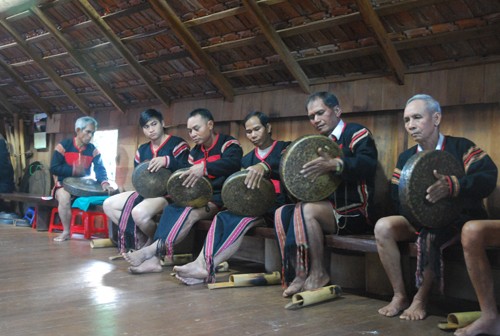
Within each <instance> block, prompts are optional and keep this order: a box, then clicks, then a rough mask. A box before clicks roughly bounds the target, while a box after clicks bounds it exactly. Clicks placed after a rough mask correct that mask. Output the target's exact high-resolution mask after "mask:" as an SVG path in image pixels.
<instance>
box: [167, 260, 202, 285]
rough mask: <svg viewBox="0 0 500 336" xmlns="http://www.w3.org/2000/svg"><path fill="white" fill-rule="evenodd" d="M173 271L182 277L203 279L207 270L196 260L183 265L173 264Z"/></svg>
mask: <svg viewBox="0 0 500 336" xmlns="http://www.w3.org/2000/svg"><path fill="white" fill-rule="evenodd" d="M174 272H175V273H177V275H178V276H179V277H182V278H196V279H201V280H203V279H205V278H206V277H207V276H208V272H207V270H206V269H205V268H204V267H203V266H202V265H200V264H199V263H197V262H196V261H193V262H190V263H189V264H186V265H183V266H174ZM181 281H182V280H181Z"/></svg>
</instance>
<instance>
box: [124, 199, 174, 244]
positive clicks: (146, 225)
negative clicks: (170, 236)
mask: <svg viewBox="0 0 500 336" xmlns="http://www.w3.org/2000/svg"><path fill="white" fill-rule="evenodd" d="M167 205H168V202H167V200H166V199H165V198H164V197H155V198H146V199H145V200H144V201H142V202H141V203H139V204H137V205H136V206H135V207H134V209H132V214H131V215H132V218H133V219H134V222H135V225H136V226H137V228H138V229H139V230H140V231H141V232H142V233H144V236H145V239H144V241H143V242H142V243H141V245H142V246H147V245H150V244H151V243H152V242H153V237H154V234H155V231H156V223H155V222H154V221H153V217H154V216H155V215H156V214H157V213H159V212H160V211H162V210H163V208H164V207H165V206H167Z"/></svg>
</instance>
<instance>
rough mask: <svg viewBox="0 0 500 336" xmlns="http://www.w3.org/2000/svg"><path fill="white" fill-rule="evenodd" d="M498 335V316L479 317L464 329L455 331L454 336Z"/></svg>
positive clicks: (499, 330)
mask: <svg viewBox="0 0 500 336" xmlns="http://www.w3.org/2000/svg"><path fill="white" fill-rule="evenodd" d="M482 334H485V335H500V316H498V315H497V316H496V317H495V318H487V317H485V316H483V317H480V318H479V319H477V320H476V321H474V322H473V323H472V324H469V325H468V326H467V327H465V328H460V329H457V330H456V331H455V334H454V335H455V336H476V335H482Z"/></svg>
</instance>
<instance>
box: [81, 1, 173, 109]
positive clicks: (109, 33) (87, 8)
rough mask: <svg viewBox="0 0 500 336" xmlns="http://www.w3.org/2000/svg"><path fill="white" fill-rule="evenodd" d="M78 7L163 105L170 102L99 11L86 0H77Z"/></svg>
mask: <svg viewBox="0 0 500 336" xmlns="http://www.w3.org/2000/svg"><path fill="white" fill-rule="evenodd" d="M78 3H79V4H80V8H81V9H82V11H83V12H84V13H85V14H86V15H87V16H88V17H89V18H90V19H91V20H92V21H93V22H94V24H95V25H96V26H97V27H98V28H99V30H100V31H101V32H102V33H103V34H104V35H105V36H106V38H107V39H108V40H109V41H110V42H111V44H112V45H113V46H114V47H115V48H116V49H117V51H118V52H119V53H120V54H121V55H122V56H123V58H124V59H125V60H126V61H127V62H128V64H129V65H130V67H131V68H132V69H133V70H134V72H135V73H137V75H138V76H139V77H140V78H141V79H142V81H143V82H144V83H146V86H147V87H148V88H149V89H150V90H151V91H152V92H153V93H154V95H155V96H156V97H157V98H158V99H159V100H160V101H161V102H162V103H163V104H165V105H169V104H170V100H169V99H167V98H166V97H165V93H164V92H163V90H162V89H161V87H160V86H159V85H158V84H156V82H155V80H154V79H153V77H152V76H151V75H150V74H149V73H148V71H147V70H146V69H145V68H144V67H142V66H141V65H140V64H139V62H138V61H137V59H136V58H135V56H134V55H133V54H132V53H131V52H130V50H129V49H127V47H125V45H124V44H123V42H122V41H121V40H120V39H119V38H118V37H117V36H116V34H115V33H114V32H113V30H112V29H111V27H110V26H109V25H108V24H107V23H106V22H105V21H104V20H103V19H102V18H101V16H100V15H99V13H97V11H96V10H95V9H94V7H92V5H91V4H90V3H89V2H88V1H87V0H78Z"/></svg>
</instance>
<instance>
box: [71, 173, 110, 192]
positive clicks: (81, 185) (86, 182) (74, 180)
mask: <svg viewBox="0 0 500 336" xmlns="http://www.w3.org/2000/svg"><path fill="white" fill-rule="evenodd" d="M63 188H64V190H66V191H67V192H68V193H69V194H71V195H73V196H78V197H82V196H105V195H108V192H107V191H106V190H103V189H102V186H101V184H100V183H99V182H97V181H96V180H93V179H91V178H89V177H74V176H71V177H66V178H65V179H64V180H63Z"/></svg>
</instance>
